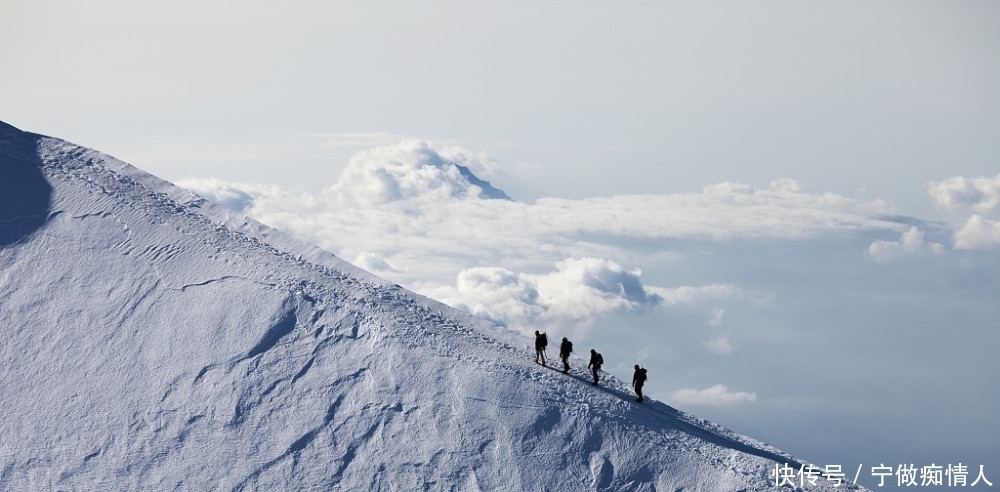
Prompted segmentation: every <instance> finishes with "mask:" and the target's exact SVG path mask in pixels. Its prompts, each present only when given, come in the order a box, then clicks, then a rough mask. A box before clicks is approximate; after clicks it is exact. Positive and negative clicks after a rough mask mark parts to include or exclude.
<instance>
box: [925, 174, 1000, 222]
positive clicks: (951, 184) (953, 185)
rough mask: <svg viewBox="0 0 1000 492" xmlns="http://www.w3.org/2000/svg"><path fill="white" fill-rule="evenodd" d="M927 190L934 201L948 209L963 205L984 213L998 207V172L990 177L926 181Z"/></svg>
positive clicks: (999, 177)
mask: <svg viewBox="0 0 1000 492" xmlns="http://www.w3.org/2000/svg"><path fill="white" fill-rule="evenodd" d="M927 192H928V193H929V194H930V195H931V197H932V198H933V199H934V203H936V204H938V205H940V206H943V207H946V208H948V209H953V208H956V207H959V206H965V207H971V208H972V210H974V211H976V212H979V213H986V212H989V211H992V210H995V209H996V208H997V207H1000V174H998V175H996V176H994V177H992V178H989V177H986V176H978V177H975V178H966V177H963V176H955V177H951V178H948V179H946V180H944V181H941V182H934V181H931V182H929V183H927Z"/></svg>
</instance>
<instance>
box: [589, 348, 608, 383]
mask: <svg viewBox="0 0 1000 492" xmlns="http://www.w3.org/2000/svg"><path fill="white" fill-rule="evenodd" d="M602 365H604V357H603V356H601V354H599V353H597V351H596V350H594V349H590V364H587V367H589V368H591V370H592V371H593V373H594V386H597V382H598V381H600V374H599V373H600V372H601V366H602Z"/></svg>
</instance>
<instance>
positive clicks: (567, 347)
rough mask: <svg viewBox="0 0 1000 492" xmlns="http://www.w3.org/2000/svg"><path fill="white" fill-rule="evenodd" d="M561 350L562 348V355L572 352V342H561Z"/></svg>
mask: <svg viewBox="0 0 1000 492" xmlns="http://www.w3.org/2000/svg"><path fill="white" fill-rule="evenodd" d="M561 348H562V353H564V354H566V355H569V354H570V353H572V352H573V342H571V341H569V340H566V341H565V342H563V344H562V347H561Z"/></svg>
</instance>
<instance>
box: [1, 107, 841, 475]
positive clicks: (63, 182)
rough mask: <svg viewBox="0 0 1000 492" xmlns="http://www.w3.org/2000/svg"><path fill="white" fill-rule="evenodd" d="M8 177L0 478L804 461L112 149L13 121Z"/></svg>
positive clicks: (679, 469) (696, 470) (731, 470)
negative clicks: (538, 361) (562, 360)
mask: <svg viewBox="0 0 1000 492" xmlns="http://www.w3.org/2000/svg"><path fill="white" fill-rule="evenodd" d="M476 186H480V185H478V184H477V185H476ZM483 189H485V188H483ZM0 191H2V194H3V196H2V197H0V200H2V201H0V206H2V208H0V238H2V241H0V373H2V374H3V378H2V380H0V415H3V416H4V418H3V419H0V435H2V436H3V439H2V440H0V489H2V490H65V489H74V490H97V489H100V490H226V491H229V490H314V489H320V490H473V491H474V490H546V491H559V490H565V491H577V490H637V491H652V490H669V491H678V490H685V491H687V490H712V491H727V490H732V491H736V490H771V489H774V490H779V489H780V490H787V489H788V488H789V487H788V486H787V485H786V486H784V487H777V486H776V479H775V476H774V473H775V470H776V466H777V465H779V464H788V465H789V467H791V468H794V469H795V470H798V469H799V468H800V466H802V463H803V462H802V461H801V460H798V459H795V458H793V457H791V456H789V455H788V454H785V453H783V452H781V451H779V450H777V449H774V448H773V447H770V446H767V445H765V444H762V443H759V442H757V441H754V440H752V439H749V438H746V437H743V436H740V435H737V434H735V433H733V432H730V431H728V430H725V429H723V428H720V427H718V426H716V425H714V424H712V423H710V422H706V421H702V420H699V419H697V418H695V417H693V416H691V415H688V414H685V413H682V412H679V411H677V410H675V409H673V408H671V407H670V406H668V405H666V404H664V403H661V402H657V401H647V402H646V403H643V404H641V405H640V404H637V403H636V402H635V401H634V400H633V398H632V394H631V391H630V389H629V388H628V386H627V385H626V384H624V383H623V382H621V381H618V380H616V379H614V378H611V377H608V378H607V379H606V380H605V381H604V382H603V384H602V386H601V387H599V388H595V387H593V386H591V385H590V384H589V382H588V377H587V376H588V375H587V374H586V367H585V366H586V364H585V361H584V360H583V359H581V358H574V359H572V361H571V362H572V363H573V366H574V369H573V371H572V372H571V373H570V375H563V374H561V373H559V372H557V371H554V370H552V369H548V368H544V367H541V366H537V365H535V364H533V363H532V362H531V350H530V348H529V345H530V341H529V340H527V339H525V338H524V337H522V336H520V335H518V334H516V333H514V332H511V331H509V330H506V329H503V328H500V327H498V326H496V325H493V324H491V323H489V322H487V321H485V320H482V319H479V318H475V317H472V316H470V315H468V314H465V313H462V312H460V311H456V310H454V309H451V308H448V307H447V306H445V305H443V304H440V303H438V302H435V301H432V300H430V299H426V298H423V297H421V296H418V295H416V294H413V293H411V292H408V291H406V290H404V289H402V288H400V287H399V286H396V285H394V284H391V283H389V282H387V281H385V280H383V279H380V278H378V277H376V276H374V275H372V274H369V273H367V272H365V271H363V270H360V269H358V268H356V267H353V266H351V265H350V264H348V263H346V262H344V261H342V260H340V259H339V258H336V257H335V256H333V255H331V254H329V253H326V252H324V251H322V250H320V249H318V248H316V247H313V246H310V245H307V244H304V243H302V242H300V241H298V240H296V239H294V238H292V237H290V236H288V235H286V234H283V233H281V232H279V231H276V230H274V229H271V228H269V227H267V226H264V225H262V224H260V223H257V222H255V221H253V220H251V219H248V218H247V217H245V216H243V215H241V214H238V213H235V212H232V211H229V210H228V209H225V208H223V207H222V206H219V205H215V204H213V203H211V202H208V201H206V200H204V199H202V198H199V197H197V196H195V195H193V194H192V193H190V192H188V191H186V190H183V189H181V188H178V187H175V186H173V185H171V184H170V183H167V182H164V181H161V180H159V179H157V178H155V177H153V176H150V175H148V174H146V173H144V172H142V171H140V170H138V169H136V168H134V167H132V166H130V165H128V164H126V163H124V162H121V161H118V160H116V159H114V158H113V157H110V156H108V155H105V154H102V153H100V152H97V151H94V150H90V149H86V148H83V147H79V146H77V145H73V144H70V143H68V142H65V141H62V140H58V139H54V138H48V137H43V136H39V135H34V134H29V133H24V132H21V131H19V130H17V129H15V128H13V127H11V126H9V125H6V124H0ZM578 350H579V351H580V352H583V349H582V347H581V348H578ZM550 352H551V350H550ZM654 377H655V375H654ZM848 478H850V477H848ZM834 483H835V482H833V481H831V480H829V479H828V478H825V477H818V480H817V483H816V485H814V486H810V485H806V487H805V488H806V489H807V490H834V489H836V490H856V488H855V487H854V486H847V484H844V485H842V486H840V487H839V488H835V487H834V486H833V485H834Z"/></svg>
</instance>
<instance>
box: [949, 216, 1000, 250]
mask: <svg viewBox="0 0 1000 492" xmlns="http://www.w3.org/2000/svg"><path fill="white" fill-rule="evenodd" d="M996 247H1000V221H992V220H988V219H984V218H983V217H980V216H979V215H973V216H972V217H970V218H969V220H968V221H967V222H966V223H965V225H964V226H962V228H961V229H959V230H958V231H956V232H955V249H992V248H996Z"/></svg>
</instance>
